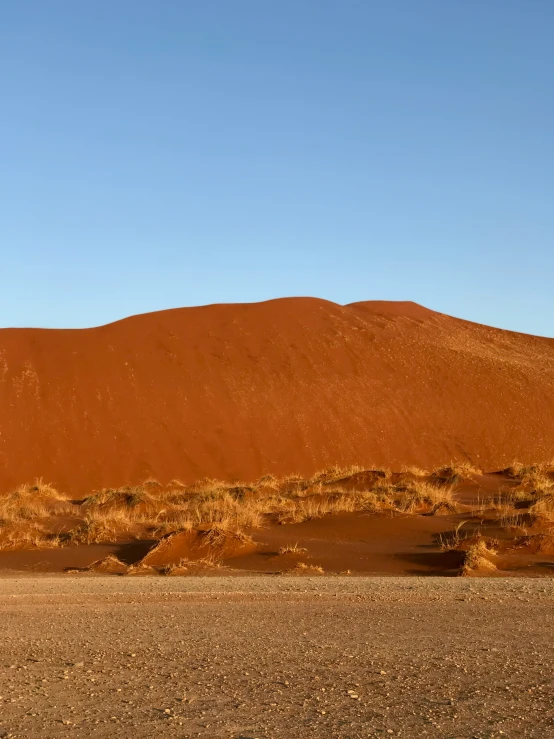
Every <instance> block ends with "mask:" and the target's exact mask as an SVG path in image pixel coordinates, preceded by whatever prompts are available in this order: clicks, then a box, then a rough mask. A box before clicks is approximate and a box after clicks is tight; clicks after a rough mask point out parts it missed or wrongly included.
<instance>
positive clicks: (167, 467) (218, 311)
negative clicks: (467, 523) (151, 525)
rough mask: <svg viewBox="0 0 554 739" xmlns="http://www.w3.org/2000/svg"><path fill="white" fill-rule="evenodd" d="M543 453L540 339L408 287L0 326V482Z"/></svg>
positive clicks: (546, 393)
mask: <svg viewBox="0 0 554 739" xmlns="http://www.w3.org/2000/svg"><path fill="white" fill-rule="evenodd" d="M552 457H554V340H552V339H544V338H538V337H533V336H526V335H522V334H516V333H511V332H507V331H500V330H498V329H492V328H487V327H485V326H480V325H477V324H472V323H468V322H466V321H462V320H459V319H455V318H450V317H448V316H445V315H443V314H440V313H434V312H433V311H430V310H427V309H426V308H423V307H421V306H418V305H416V304H414V303H386V302H371V301H370V302H365V303H354V304H352V305H347V306H340V305H336V304H334V303H330V302H327V301H324V300H318V299H314V298H290V299H288V298H287V299H281V300H273V301H268V302H265V303H256V304H239V305H210V306H205V307H199V308H182V309H177V310H168V311H163V312H159V313H151V314H146V315H140V316H134V317H132V318H127V319H125V320H123V321H119V322H117V323H113V324H110V325H107V326H101V327H99V328H93V329H83V330H44V329H2V330H0V486H1V487H0V489H6V488H7V487H10V486H13V485H16V484H20V483H21V482H24V481H27V480H33V479H34V478H35V477H37V476H43V477H45V478H46V479H48V480H49V481H52V482H54V483H55V484H56V485H57V486H58V487H60V488H66V489H69V490H72V491H87V490H90V489H91V488H98V487H101V486H108V485H110V486H113V485H120V484H125V483H134V482H139V481H142V480H144V479H145V478H147V477H148V476H149V475H153V476H154V477H157V478H159V479H160V480H162V481H166V480H167V479H169V478H171V477H179V478H181V479H183V480H184V481H185V482H189V481H192V480H196V479H198V478H202V477H204V476H209V477H217V478H222V479H227V480H229V479H233V478H238V479H255V478H256V477H258V476H260V475H263V474H266V473H273V474H276V475H284V474H287V473H290V472H298V473H301V474H304V475H307V474H310V473H312V472H314V471H315V470H317V469H319V468H322V467H325V466H328V465H330V464H339V465H348V464H351V463H357V464H361V465H364V466H365V467H372V466H375V465H386V466H387V467H391V468H395V469H398V468H400V467H401V466H402V465H404V464H416V463H417V464H419V465H423V466H437V465H439V464H442V463H446V462H450V461H451V460H466V459H469V460H471V461H473V462H474V463H475V464H477V465H479V466H481V467H482V468H484V469H500V468H502V467H503V466H505V465H506V464H507V463H508V462H511V461H512V460H513V459H515V458H517V459H520V460H521V461H524V462H527V461H529V462H531V461H532V462H535V461H537V460H543V459H548V458H552Z"/></svg>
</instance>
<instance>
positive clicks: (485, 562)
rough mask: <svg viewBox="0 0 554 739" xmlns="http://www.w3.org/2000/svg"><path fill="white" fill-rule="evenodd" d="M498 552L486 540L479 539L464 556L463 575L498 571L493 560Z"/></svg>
mask: <svg viewBox="0 0 554 739" xmlns="http://www.w3.org/2000/svg"><path fill="white" fill-rule="evenodd" d="M495 554H496V550H495V549H493V548H492V547H491V544H490V543H489V542H488V541H486V540H485V539H482V538H479V539H478V540H477V541H476V542H474V543H473V544H471V545H470V546H469V547H468V548H467V550H466V551H465V554H464V562H463V565H462V571H461V574H462V575H465V576H467V575H472V574H474V573H475V572H476V571H479V570H481V571H483V570H484V571H492V570H496V565H495V564H494V562H493V561H492V560H491V557H494V555H495Z"/></svg>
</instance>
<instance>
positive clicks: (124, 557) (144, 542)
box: [116, 539, 157, 565]
mask: <svg viewBox="0 0 554 739" xmlns="http://www.w3.org/2000/svg"><path fill="white" fill-rule="evenodd" d="M156 543H157V539H141V540H139V541H130V542H127V543H126V544H122V545H121V546H120V547H119V549H117V551H116V556H117V558H118V559H119V560H121V562H124V563H125V564H126V565H133V564H136V563H137V562H138V561H139V560H141V559H142V558H143V557H144V556H146V554H147V553H148V552H149V551H150V549H152V547H153V546H154V545H155V544H156Z"/></svg>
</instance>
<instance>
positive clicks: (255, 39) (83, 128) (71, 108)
mask: <svg viewBox="0 0 554 739" xmlns="http://www.w3.org/2000/svg"><path fill="white" fill-rule="evenodd" d="M553 42H554V3H553V2H552V0H532V1H530V0H479V1H478V0H470V1H469V2H468V1H467V0H449V1H448V2H445V0H417V2H414V0H375V1H374V0H162V1H161V2H154V0H148V1H147V2H145V1H144V0H117V2H113V1H112V0H95V2H80V3H76V2H74V0H46V1H45V0H21V1H20V2H11V3H2V4H1V7H0V83H1V91H2V115H1V117H0V277H1V289H0V325H1V326H45V327H74V326H92V325H97V324H102V323H106V322H109V321H112V320H116V319H119V318H122V317H124V316H127V315H130V314H134V313H142V312H147V311H151V310H158V309H163V308H170V307H177V306H183V305H196V304H205V303H212V302H242V301H255V300H264V299H268V298H273V297H279V296H285V295H313V296H318V297H323V298H327V299H329V300H333V301H336V302H339V303H347V302H352V301H356V300H371V299H390V300H415V301H417V302H420V303H422V304H424V305H426V306H428V307H430V308H434V309H436V310H439V311H443V312H445V313H450V314H452V315H457V316H460V317H464V318H468V319H470V320H474V321H478V322H482V323H489V324H491V325H496V326H500V327H504V328H510V329H514V330H520V331H526V332H530V333H537V334H542V335H549V336H554V290H553V289H552V287H553V277H554V145H553V141H552V136H553V131H554V95H553V90H554V59H553V55H552V46H553Z"/></svg>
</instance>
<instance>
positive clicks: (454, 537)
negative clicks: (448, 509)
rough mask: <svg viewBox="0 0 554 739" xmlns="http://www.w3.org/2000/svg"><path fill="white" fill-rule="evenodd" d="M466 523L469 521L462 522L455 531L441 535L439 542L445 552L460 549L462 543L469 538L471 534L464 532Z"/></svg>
mask: <svg viewBox="0 0 554 739" xmlns="http://www.w3.org/2000/svg"><path fill="white" fill-rule="evenodd" d="M466 523H467V521H460V522H459V523H458V524H457V526H456V528H455V529H454V530H453V531H447V532H446V533H444V534H439V536H438V542H439V546H440V548H441V550H442V551H443V552H451V551H453V550H455V549H459V547H460V545H461V543H462V541H464V540H466V539H468V538H469V534H468V533H467V532H464V531H463V530H462V529H463V527H464V526H465V524H466Z"/></svg>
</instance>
